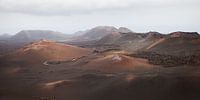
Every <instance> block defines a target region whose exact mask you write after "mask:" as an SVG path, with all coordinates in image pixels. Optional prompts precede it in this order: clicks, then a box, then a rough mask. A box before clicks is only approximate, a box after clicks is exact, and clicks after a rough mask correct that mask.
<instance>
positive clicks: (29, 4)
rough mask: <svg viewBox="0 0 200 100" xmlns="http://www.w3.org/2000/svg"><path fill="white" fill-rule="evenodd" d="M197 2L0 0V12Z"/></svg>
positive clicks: (52, 12) (79, 11)
mask: <svg viewBox="0 0 200 100" xmlns="http://www.w3.org/2000/svg"><path fill="white" fill-rule="evenodd" d="M184 1H185V2H198V0H0V11H2V12H11V13H12V12H15V13H25V14H35V15H70V14H82V13H90V12H99V11H113V10H123V9H140V8H143V9H144V8H146V9H148V7H157V6H160V7H163V6H170V5H173V4H181V3H183V2H184Z"/></svg>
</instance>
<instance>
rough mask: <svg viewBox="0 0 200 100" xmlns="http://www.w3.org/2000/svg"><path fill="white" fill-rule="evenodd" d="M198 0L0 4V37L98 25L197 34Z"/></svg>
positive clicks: (5, 0)
mask: <svg viewBox="0 0 200 100" xmlns="http://www.w3.org/2000/svg"><path fill="white" fill-rule="evenodd" d="M199 5H200V0H0V34H3V33H9V34H15V33H17V32H18V31H20V30H29V29H41V30H54V31H60V32H63V33H69V34H70V33H73V32H76V31H79V30H85V29H88V28H92V27H95V26H99V25H108V26H115V27H120V26H123V27H127V28H130V29H131V30H133V31H135V32H146V31H159V32H162V33H168V32H172V31H179V30H181V31H197V32H200V6H199Z"/></svg>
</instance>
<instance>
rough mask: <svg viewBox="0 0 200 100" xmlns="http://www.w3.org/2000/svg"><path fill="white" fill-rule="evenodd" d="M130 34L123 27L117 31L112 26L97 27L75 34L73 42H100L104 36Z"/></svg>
mask: <svg viewBox="0 0 200 100" xmlns="http://www.w3.org/2000/svg"><path fill="white" fill-rule="evenodd" d="M127 32H132V31H131V30H130V29H128V28H125V27H120V28H119V29H117V28H115V27H113V26H97V27H95V28H92V29H90V30H86V31H79V32H77V33H78V34H81V35H78V36H77V37H75V38H74V41H91V40H100V39H101V38H103V37H104V36H106V35H110V34H119V33H127Z"/></svg>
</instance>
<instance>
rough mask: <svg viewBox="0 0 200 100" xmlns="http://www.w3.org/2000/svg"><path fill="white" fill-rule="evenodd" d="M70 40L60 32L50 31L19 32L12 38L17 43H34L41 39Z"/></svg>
mask: <svg viewBox="0 0 200 100" xmlns="http://www.w3.org/2000/svg"><path fill="white" fill-rule="evenodd" d="M67 38H68V35H65V34H63V33H60V32H55V31H49V30H23V31H20V32H18V33H17V34H16V35H14V36H13V37H11V40H12V41H16V42H32V41H37V40H40V39H49V40H55V41H61V40H65V39H67Z"/></svg>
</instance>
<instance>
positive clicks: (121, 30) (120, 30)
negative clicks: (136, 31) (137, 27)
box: [118, 27, 133, 33]
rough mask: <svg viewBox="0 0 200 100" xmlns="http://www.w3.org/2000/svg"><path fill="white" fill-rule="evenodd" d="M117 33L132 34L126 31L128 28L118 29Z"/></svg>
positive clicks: (128, 30)
mask: <svg viewBox="0 0 200 100" xmlns="http://www.w3.org/2000/svg"><path fill="white" fill-rule="evenodd" d="M118 32H120V33H129V32H133V31H132V30H130V29H128V28H126V27H120V28H119V29H118Z"/></svg>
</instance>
